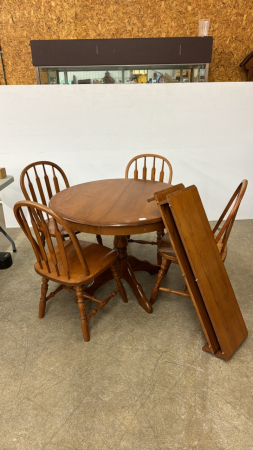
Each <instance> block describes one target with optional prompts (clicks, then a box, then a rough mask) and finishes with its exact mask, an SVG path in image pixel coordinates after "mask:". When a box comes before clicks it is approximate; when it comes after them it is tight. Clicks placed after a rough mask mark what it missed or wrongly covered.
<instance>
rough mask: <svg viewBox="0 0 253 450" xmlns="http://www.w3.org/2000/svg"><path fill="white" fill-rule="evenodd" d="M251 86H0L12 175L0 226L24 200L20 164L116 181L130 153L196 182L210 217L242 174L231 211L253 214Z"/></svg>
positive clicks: (6, 162)
mask: <svg viewBox="0 0 253 450" xmlns="http://www.w3.org/2000/svg"><path fill="white" fill-rule="evenodd" d="M252 86H253V85H252V83H199V84H197V83H196V84H194V83H192V84H188V83H187V84H140V85H69V86H1V87H0V166H2V167H6V170H7V173H8V174H11V175H14V177H15V182H14V183H13V184H11V185H10V186H8V187H7V188H6V189H5V190H4V191H1V194H0V195H1V197H2V200H3V204H4V214H5V219H6V225H7V227H13V226H17V224H16V221H15V218H14V216H13V213H12V208H13V205H14V203H15V202H16V201H17V200H20V199H21V198H23V196H22V193H21V191H20V187H19V176H20V172H21V170H22V169H23V168H24V167H25V166H26V165H27V164H29V163H30V162H33V161H38V160H49V161H50V160H51V161H54V162H55V163H57V164H59V165H60V166H61V167H62V168H63V169H64V170H65V172H66V174H67V176H68V178H69V181H70V184H71V185H73V184H78V183H82V182H85V181H91V180H97V179H105V178H121V177H124V170H125V166H126V164H127V162H128V161H129V159H130V158H131V157H133V156H134V155H136V154H139V153H152V152H153V153H158V154H161V155H164V156H165V157H167V158H168V159H169V160H170V162H171V164H172V166H173V171H174V175H173V184H176V183H180V182H182V183H184V184H185V185H186V186H188V185H191V184H195V185H196V186H197V187H198V189H199V192H200V195H201V198H202V201H203V203H204V206H205V209H206V212H207V215H208V218H209V219H210V220H215V219H217V218H218V216H219V215H220V213H221V211H222V210H223V208H224V206H225V204H226V203H227V201H228V199H229V198H230V196H231V195H232V193H233V191H234V190H235V188H236V187H237V185H238V184H239V183H240V181H241V180H242V179H243V178H247V179H248V180H249V187H248V190H247V192H246V194H245V198H244V199H243V202H242V204H241V207H240V210H239V214H238V218H240V219H252V218H253V183H252V173H253V158H252V155H253V121H252V104H253V89H252Z"/></svg>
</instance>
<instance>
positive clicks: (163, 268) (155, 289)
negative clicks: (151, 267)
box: [150, 258, 171, 305]
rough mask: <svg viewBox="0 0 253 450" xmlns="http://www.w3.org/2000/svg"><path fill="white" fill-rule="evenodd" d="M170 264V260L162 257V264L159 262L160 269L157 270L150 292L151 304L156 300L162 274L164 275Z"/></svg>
mask: <svg viewBox="0 0 253 450" xmlns="http://www.w3.org/2000/svg"><path fill="white" fill-rule="evenodd" d="M170 265H171V261H170V260H169V259H165V258H163V260H162V264H161V269H160V270H159V272H158V275H157V279H156V283H155V285H154V287H153V290H152V293H151V297H150V303H151V305H153V304H154V303H155V301H156V297H157V294H158V291H159V288H160V285H161V282H162V279H163V277H164V275H166V273H167V272H168V269H169V267H170Z"/></svg>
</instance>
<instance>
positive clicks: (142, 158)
mask: <svg viewBox="0 0 253 450" xmlns="http://www.w3.org/2000/svg"><path fill="white" fill-rule="evenodd" d="M147 159H148V160H151V161H152V167H151V169H150V177H149V176H148V170H149V169H148V167H147ZM158 160H159V162H160V173H159V179H158V180H156V179H155V178H156V169H157V167H156V163H157V161H158ZM138 162H140V163H143V168H142V171H141V173H142V180H151V181H160V182H163V181H164V167H165V166H166V167H167V169H168V172H169V176H168V184H171V180H172V174H173V172H172V166H171V164H170V162H169V161H168V160H167V159H166V158H164V157H163V156H160V155H155V154H153V153H151V154H143V155H138V156H135V157H134V158H132V159H131V160H130V161H129V163H128V164H127V166H126V172H125V178H129V170H130V167H131V166H132V165H133V164H134V172H133V175H134V179H135V180H138V179H139V170H138ZM163 235H164V231H157V239H156V241H145V240H137V239H130V236H128V242H135V243H137V244H150V245H157V246H159V244H160V242H161V239H162V237H163ZM161 262H162V259H161V257H160V255H159V253H157V263H158V264H159V265H160V264H161Z"/></svg>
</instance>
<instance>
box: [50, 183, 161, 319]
mask: <svg viewBox="0 0 253 450" xmlns="http://www.w3.org/2000/svg"><path fill="white" fill-rule="evenodd" d="M165 188H168V184H167V183H160V182H157V181H148V180H134V179H114V180H100V181H92V182H89V183H83V184H79V185H76V186H72V187H70V188H68V189H65V190H63V191H61V192H59V193H58V194H56V195H55V196H54V197H52V199H51V200H50V203H49V206H50V208H51V209H52V210H53V211H54V212H56V213H57V214H59V215H60V216H62V217H63V218H64V219H65V220H67V221H68V223H69V225H70V226H71V227H72V228H73V230H75V231H82V232H85V233H91V234H99V235H113V236H115V238H114V248H115V250H117V252H118V270H119V273H120V277H121V278H124V279H125V280H126V281H127V283H128V284H129V285H130V286H131V288H132V290H133V291H134V293H135V296H136V298H137V300H138V302H139V304H140V305H141V306H142V308H143V309H144V310H145V311H147V312H148V313H151V312H152V306H151V304H150V301H149V300H148V299H147V297H146V295H145V294H144V292H143V289H142V286H141V284H140V283H139V282H138V281H137V280H136V278H135V276H134V271H147V272H149V273H150V274H154V273H157V272H158V271H159V269H160V267H159V266H158V265H153V264H150V263H149V262H148V261H140V260H138V259H137V258H135V257H134V256H131V255H128V254H127V245H128V238H127V236H129V235H134V234H141V233H148V232H151V231H161V232H162V230H163V229H164V225H163V222H162V218H161V216H160V213H159V210H158V208H157V205H156V202H147V199H148V198H150V197H153V193H154V192H157V191H160V190H162V189H165ZM110 279H112V276H111V271H109V270H108V271H106V272H104V274H103V275H101V276H100V277H98V278H97V279H96V280H95V281H94V282H93V283H91V285H89V286H88V288H87V292H89V294H91V295H92V294H93V293H94V292H95V291H96V289H98V287H99V286H101V285H102V284H104V283H105V282H106V281H108V280H110Z"/></svg>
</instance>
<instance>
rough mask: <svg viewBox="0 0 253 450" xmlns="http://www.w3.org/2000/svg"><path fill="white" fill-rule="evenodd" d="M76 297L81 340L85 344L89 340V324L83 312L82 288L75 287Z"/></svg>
mask: <svg viewBox="0 0 253 450" xmlns="http://www.w3.org/2000/svg"><path fill="white" fill-rule="evenodd" d="M76 296H77V303H78V308H79V311H80V314H81V325H82V331H83V338H84V340H85V341H86V342H89V340H90V329H89V323H88V319H87V315H86V312H85V300H84V298H83V288H82V286H77V287H76Z"/></svg>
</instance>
